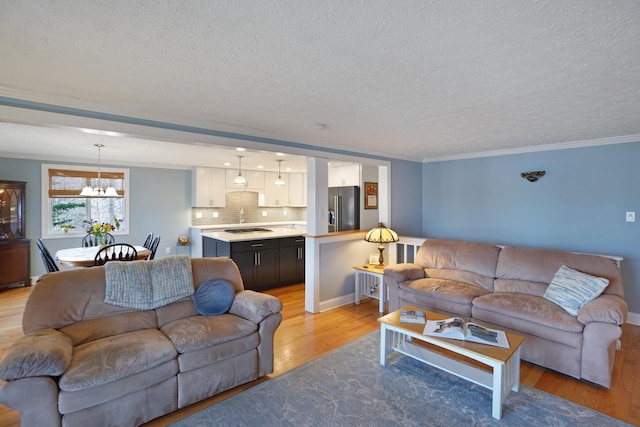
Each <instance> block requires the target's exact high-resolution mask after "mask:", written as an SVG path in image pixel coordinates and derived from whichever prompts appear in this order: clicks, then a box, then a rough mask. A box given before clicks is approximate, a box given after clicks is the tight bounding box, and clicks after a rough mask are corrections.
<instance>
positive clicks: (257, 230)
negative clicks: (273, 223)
mask: <svg viewBox="0 0 640 427" xmlns="http://www.w3.org/2000/svg"><path fill="white" fill-rule="evenodd" d="M224 231H225V233H232V234H240V233H260V232H265V231H273V230H269V229H268V228H227V229H226V230H224Z"/></svg>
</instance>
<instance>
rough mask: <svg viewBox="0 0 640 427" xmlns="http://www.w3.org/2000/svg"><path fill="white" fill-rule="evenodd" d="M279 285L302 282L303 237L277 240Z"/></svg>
mask: <svg viewBox="0 0 640 427" xmlns="http://www.w3.org/2000/svg"><path fill="white" fill-rule="evenodd" d="M279 240H280V241H279V254H278V270H279V274H280V284H281V285H290V284H293V283H301V282H304V236H297V237H287V238H283V239H279Z"/></svg>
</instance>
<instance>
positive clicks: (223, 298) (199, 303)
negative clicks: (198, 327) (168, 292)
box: [193, 279, 236, 316]
mask: <svg viewBox="0 0 640 427" xmlns="http://www.w3.org/2000/svg"><path fill="white" fill-rule="evenodd" d="M235 296H236V291H235V289H234V288H233V285H232V284H231V283H229V282H227V281H226V280H224V279H211V280H207V281H205V282H204V283H201V284H200V285H199V286H198V290H197V291H196V293H195V295H194V296H193V302H194V304H195V305H196V310H198V313H200V314H202V315H203V316H215V315H218V314H224V313H226V312H228V311H229V309H230V308H231V304H233V299H234V298H235Z"/></svg>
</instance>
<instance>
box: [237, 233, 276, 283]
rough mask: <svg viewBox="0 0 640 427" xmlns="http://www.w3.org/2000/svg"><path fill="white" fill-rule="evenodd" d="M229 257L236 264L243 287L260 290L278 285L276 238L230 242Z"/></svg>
mask: <svg viewBox="0 0 640 427" xmlns="http://www.w3.org/2000/svg"><path fill="white" fill-rule="evenodd" d="M231 259H233V260H234V261H235V262H236V264H237V265H238V269H239V270H240V274H241V275H242V281H243V282H244V287H245V289H252V290H254V291H260V290H263V289H269V288H272V287H275V286H277V285H278V283H279V277H278V239H265V240H251V241H245V242H232V243H231Z"/></svg>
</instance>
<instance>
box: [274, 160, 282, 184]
mask: <svg viewBox="0 0 640 427" xmlns="http://www.w3.org/2000/svg"><path fill="white" fill-rule="evenodd" d="M280 166H282V160H278V179H276V180H275V181H274V182H273V185H275V186H276V187H284V186H285V182H284V179H282V174H281V173H280Z"/></svg>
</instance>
